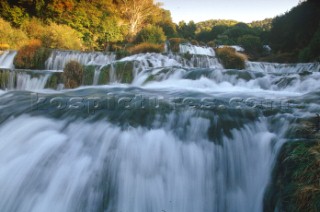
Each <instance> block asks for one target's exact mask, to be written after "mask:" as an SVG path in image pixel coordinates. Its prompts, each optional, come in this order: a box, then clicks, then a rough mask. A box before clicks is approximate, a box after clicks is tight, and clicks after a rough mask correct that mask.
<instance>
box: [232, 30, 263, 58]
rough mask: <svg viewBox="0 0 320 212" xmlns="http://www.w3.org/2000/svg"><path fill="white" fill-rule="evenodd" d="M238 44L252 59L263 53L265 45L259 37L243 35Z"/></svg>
mask: <svg viewBox="0 0 320 212" xmlns="http://www.w3.org/2000/svg"><path fill="white" fill-rule="evenodd" d="M237 43H238V44H239V45H241V46H242V47H243V48H244V49H245V51H246V53H248V54H249V55H250V56H251V57H252V58H256V57H258V56H259V54H261V53H262V52H263V45H262V43H261V39H260V38H259V37H258V36H254V35H243V36H241V37H240V38H238V42H237Z"/></svg>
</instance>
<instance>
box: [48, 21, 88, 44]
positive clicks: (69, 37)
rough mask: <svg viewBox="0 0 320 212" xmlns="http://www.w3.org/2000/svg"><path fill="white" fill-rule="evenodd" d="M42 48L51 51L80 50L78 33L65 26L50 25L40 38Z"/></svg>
mask: <svg viewBox="0 0 320 212" xmlns="http://www.w3.org/2000/svg"><path fill="white" fill-rule="evenodd" d="M42 42H43V46H44V47H47V48H53V49H73V50H81V48H82V43H81V39H80V36H79V33H78V32H77V31H75V30H73V29H72V28H71V27H68V26H66V25H58V24H56V23H51V24H50V25H49V26H48V27H47V28H46V30H45V31H44V34H43V36H42Z"/></svg>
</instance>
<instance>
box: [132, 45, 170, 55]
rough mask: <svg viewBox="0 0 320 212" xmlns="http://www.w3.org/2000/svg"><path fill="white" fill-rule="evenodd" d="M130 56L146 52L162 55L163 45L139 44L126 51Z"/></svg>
mask: <svg viewBox="0 0 320 212" xmlns="http://www.w3.org/2000/svg"><path fill="white" fill-rule="evenodd" d="M128 51H129V53H130V54H139V53H147V52H155V53H162V52H163V51H164V46H163V44H153V43H141V44H138V45H135V46H133V47H130V48H129V49H128Z"/></svg>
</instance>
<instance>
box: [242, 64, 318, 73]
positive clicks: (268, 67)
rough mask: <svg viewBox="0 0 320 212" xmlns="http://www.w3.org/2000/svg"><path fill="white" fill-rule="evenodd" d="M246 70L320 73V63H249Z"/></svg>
mask: <svg viewBox="0 0 320 212" xmlns="http://www.w3.org/2000/svg"><path fill="white" fill-rule="evenodd" d="M246 69H248V70H252V71H259V72H267V73H305V72H320V63H294V64H283V63H268V62H247V63H246Z"/></svg>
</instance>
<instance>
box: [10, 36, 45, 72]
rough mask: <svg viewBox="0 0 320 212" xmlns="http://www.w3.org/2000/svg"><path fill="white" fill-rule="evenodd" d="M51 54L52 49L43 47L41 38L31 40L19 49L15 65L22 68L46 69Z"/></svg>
mask: <svg viewBox="0 0 320 212" xmlns="http://www.w3.org/2000/svg"><path fill="white" fill-rule="evenodd" d="M50 54H51V51H50V50H48V49H46V48H43V47H42V44H41V41H40V40H31V41H30V42H29V43H28V44H27V45H25V46H23V47H21V48H20V49H19V50H18V53H17V55H16V57H15V58H14V65H15V67H16V68H22V69H44V68H45V61H46V60H47V59H48V57H49V56H50Z"/></svg>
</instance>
